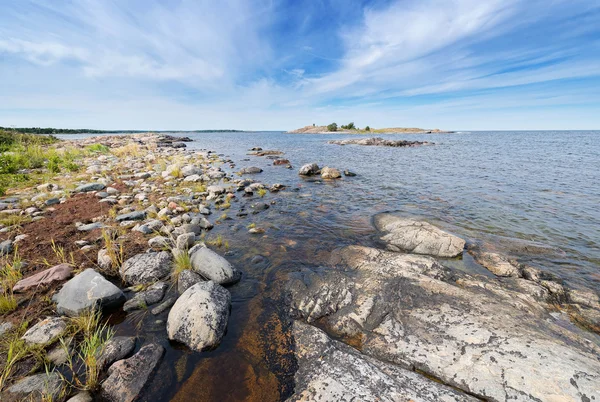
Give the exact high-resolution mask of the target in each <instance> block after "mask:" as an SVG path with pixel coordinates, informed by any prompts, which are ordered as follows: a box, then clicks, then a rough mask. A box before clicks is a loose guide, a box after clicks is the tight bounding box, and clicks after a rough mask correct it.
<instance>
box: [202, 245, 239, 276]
mask: <svg viewBox="0 0 600 402" xmlns="http://www.w3.org/2000/svg"><path fill="white" fill-rule="evenodd" d="M191 262H192V269H193V270H194V272H196V273H198V274H200V275H201V276H202V277H204V278H206V279H208V280H211V281H215V282H216V283H218V284H220V285H225V284H229V283H234V282H237V281H239V280H240V277H241V273H240V272H239V271H238V270H236V269H235V268H234V267H233V266H232V265H231V264H230V263H229V261H227V260H226V259H225V258H223V257H221V256H220V255H219V254H217V253H215V252H214V251H212V250H211V249H209V248H208V247H199V248H197V249H196V251H195V252H194V253H193V254H191Z"/></svg>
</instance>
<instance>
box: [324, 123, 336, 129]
mask: <svg viewBox="0 0 600 402" xmlns="http://www.w3.org/2000/svg"><path fill="white" fill-rule="evenodd" d="M337 129H338V126H337V123H331V124H330V125H328V126H327V131H337Z"/></svg>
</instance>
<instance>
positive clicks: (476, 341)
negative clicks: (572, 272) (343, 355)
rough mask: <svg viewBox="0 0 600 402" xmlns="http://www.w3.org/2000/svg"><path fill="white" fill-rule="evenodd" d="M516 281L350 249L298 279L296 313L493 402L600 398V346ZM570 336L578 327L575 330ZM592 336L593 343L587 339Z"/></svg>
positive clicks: (293, 286) (382, 356)
mask: <svg viewBox="0 0 600 402" xmlns="http://www.w3.org/2000/svg"><path fill="white" fill-rule="evenodd" d="M519 281H524V280H523V279H518V278H502V279H496V278H486V277H472V276H470V275H467V274H465V273H461V272H458V271H451V270H449V269H448V268H445V267H443V266H441V265H440V264H439V263H437V262H436V261H435V260H434V259H432V258H430V257H425V256H416V255H410V254H397V253H392V252H387V251H381V250H376V249H372V248H366V247H358V246H351V247H346V248H344V249H342V250H338V251H335V252H334V253H333V254H332V260H331V264H330V267H329V268H322V269H314V270H308V269H306V270H304V271H302V272H299V273H295V274H293V277H292V280H291V282H290V285H289V286H290V288H289V291H290V293H289V296H290V299H291V312H292V314H293V315H295V316H296V317H299V318H302V319H304V320H306V321H309V322H316V321H318V322H319V323H320V325H323V326H324V327H325V328H326V329H327V330H328V332H331V333H332V334H333V335H334V336H336V337H339V338H349V339H358V340H360V349H361V351H362V352H363V353H365V354H367V355H369V356H371V357H374V358H376V359H378V360H381V361H386V362H392V363H395V364H397V365H399V366H401V367H406V368H411V369H414V370H416V371H419V372H422V373H424V374H425V375H427V376H431V377H433V378H437V379H439V380H440V381H442V382H443V383H445V384H448V385H450V386H452V387H455V388H458V389H460V390H463V391H465V392H467V393H469V394H470V395H474V396H477V397H479V398H482V399H485V400H489V401H505V400H510V399H516V400H523V401H538V400H543V401H546V400H594V399H595V400H600V388H598V386H597V385H598V384H599V383H600V359H599V358H598V356H599V355H600V347H599V346H598V345H597V344H595V343H594V341H593V337H592V336H587V335H586V334H585V333H584V332H582V331H580V330H577V329H576V328H575V327H574V326H571V327H565V325H564V324H563V323H562V322H560V321H557V320H556V319H555V318H554V316H553V315H551V314H550V313H549V310H548V306H547V305H546V304H545V303H544V302H543V301H539V299H538V298H537V297H535V296H533V295H531V290H532V289H534V288H536V287H537V288H541V286H540V285H539V284H536V283H535V282H531V281H527V282H529V286H528V287H527V289H528V290H527V291H526V292H523V291H521V290H516V289H517V287H516V286H514V287H513V286H512V285H514V284H517V283H518V282H519ZM569 328H571V329H569ZM588 338H589V339H588Z"/></svg>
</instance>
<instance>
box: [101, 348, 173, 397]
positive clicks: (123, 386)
mask: <svg viewBox="0 0 600 402" xmlns="http://www.w3.org/2000/svg"><path fill="white" fill-rule="evenodd" d="M164 353H165V348H163V347H162V346H160V345H157V344H153V343H151V344H148V345H144V346H142V348H141V349H140V350H139V351H138V352H137V353H136V354H135V355H133V356H131V357H130V358H129V359H125V360H119V361H118V362H116V363H115V364H113V365H112V366H110V368H109V369H108V378H107V379H106V381H104V383H102V386H101V389H100V394H101V396H102V397H103V398H104V399H105V400H107V401H111V402H117V401H118V402H132V401H133V400H135V399H136V398H137V397H138V395H139V394H140V392H142V391H143V389H144V387H145V385H146V383H147V382H148V380H149V379H150V377H151V376H152V374H153V373H154V371H155V370H156V368H157V367H158V364H159V363H160V361H161V359H162V356H163V354H164Z"/></svg>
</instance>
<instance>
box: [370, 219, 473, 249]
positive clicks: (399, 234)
mask: <svg viewBox="0 0 600 402" xmlns="http://www.w3.org/2000/svg"><path fill="white" fill-rule="evenodd" d="M375 227H377V229H378V230H380V231H382V232H385V235H384V236H383V237H381V240H383V241H385V242H386V243H387V247H388V249H390V250H392V251H404V252H407V253H415V254H427V255H432V256H434V257H456V256H459V255H461V254H462V252H463V249H464V248H465V241H464V240H463V239H461V238H460V237H456V236H454V235H452V234H450V233H447V232H444V231H443V230H441V229H439V228H437V227H435V226H433V225H431V224H430V223H427V222H423V221H418V220H416V219H411V218H402V217H399V216H395V215H392V214H380V215H377V216H376V217H375Z"/></svg>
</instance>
